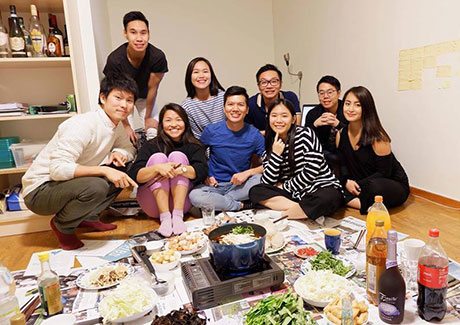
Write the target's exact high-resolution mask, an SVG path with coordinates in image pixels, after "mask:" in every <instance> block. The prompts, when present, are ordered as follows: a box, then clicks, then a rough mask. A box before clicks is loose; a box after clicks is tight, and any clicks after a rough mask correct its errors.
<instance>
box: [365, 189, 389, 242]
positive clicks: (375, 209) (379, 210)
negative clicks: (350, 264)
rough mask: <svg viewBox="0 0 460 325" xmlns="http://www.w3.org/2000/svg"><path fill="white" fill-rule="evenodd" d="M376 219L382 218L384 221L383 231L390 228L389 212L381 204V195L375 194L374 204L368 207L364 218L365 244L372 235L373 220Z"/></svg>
mask: <svg viewBox="0 0 460 325" xmlns="http://www.w3.org/2000/svg"><path fill="white" fill-rule="evenodd" d="M377 219H382V220H383V221H384V223H385V226H384V227H385V232H386V231H388V230H390V229H391V219H390V214H389V213H388V210H387V208H386V207H385V205H384V204H383V196H381V195H376V196H375V198H374V204H373V205H372V206H371V208H370V209H369V212H368V214H367V218H366V229H367V233H366V245H367V243H369V239H370V238H371V236H372V233H373V232H374V229H375V221H376V220H377Z"/></svg>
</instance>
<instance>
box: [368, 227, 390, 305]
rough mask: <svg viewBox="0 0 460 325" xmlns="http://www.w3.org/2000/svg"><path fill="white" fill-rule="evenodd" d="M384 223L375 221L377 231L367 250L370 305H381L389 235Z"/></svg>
mask: <svg viewBox="0 0 460 325" xmlns="http://www.w3.org/2000/svg"><path fill="white" fill-rule="evenodd" d="M384 225H385V223H384V221H383V220H382V219H377V221H375V230H374V233H373V234H372V236H371V238H370V239H369V243H368V244H367V248H366V293H367V298H368V300H369V302H370V303H372V304H374V305H378V303H379V297H378V295H379V279H380V276H381V275H382V273H383V271H385V263H386V260H387V234H386V232H385V228H384Z"/></svg>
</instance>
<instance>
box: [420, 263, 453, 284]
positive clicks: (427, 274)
mask: <svg viewBox="0 0 460 325" xmlns="http://www.w3.org/2000/svg"><path fill="white" fill-rule="evenodd" d="M448 274H449V267H448V266H446V267H441V268H435V267H428V266H425V265H422V264H419V265H418V279H419V280H418V282H420V284H422V285H424V286H425V287H428V288H431V289H442V288H445V287H447V275H448Z"/></svg>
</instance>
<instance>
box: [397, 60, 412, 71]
mask: <svg viewBox="0 0 460 325" xmlns="http://www.w3.org/2000/svg"><path fill="white" fill-rule="evenodd" d="M410 62H411V61H410V60H399V70H410Z"/></svg>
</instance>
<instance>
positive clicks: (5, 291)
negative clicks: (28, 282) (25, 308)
mask: <svg viewBox="0 0 460 325" xmlns="http://www.w3.org/2000/svg"><path fill="white" fill-rule="evenodd" d="M15 291H16V283H15V282H14V279H13V277H12V276H11V273H10V272H9V271H8V269H7V268H6V267H5V266H3V264H1V263H0V325H10V318H11V317H13V316H14V315H16V314H17V313H19V303H18V299H17V298H16V296H15V295H14V292H15Z"/></svg>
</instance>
